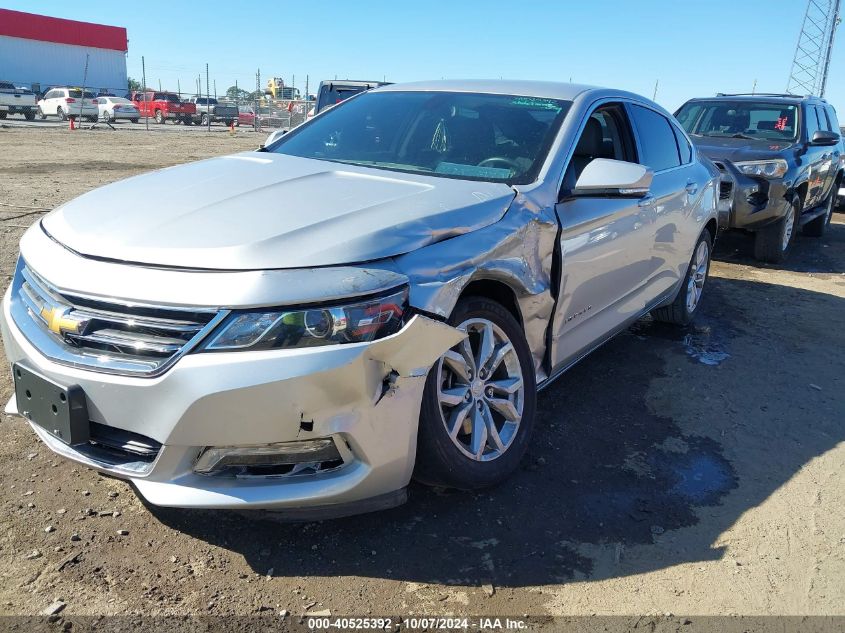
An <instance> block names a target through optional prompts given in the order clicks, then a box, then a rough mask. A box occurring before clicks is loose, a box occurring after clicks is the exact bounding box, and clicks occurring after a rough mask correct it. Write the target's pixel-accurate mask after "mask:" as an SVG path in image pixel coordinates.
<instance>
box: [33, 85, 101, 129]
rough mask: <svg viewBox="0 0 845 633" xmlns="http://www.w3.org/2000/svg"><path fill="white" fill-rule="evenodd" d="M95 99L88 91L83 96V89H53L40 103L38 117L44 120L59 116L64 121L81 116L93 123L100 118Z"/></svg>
mask: <svg viewBox="0 0 845 633" xmlns="http://www.w3.org/2000/svg"><path fill="white" fill-rule="evenodd" d="M95 99H96V95H94V93H93V92H90V91H88V90H86V91H85V94H84V95H83V93H82V89H81V88H51V89H50V90H48V91H47V92H46V94H45V95H44V97H43V98H42V99H41V100H39V101H38V115H39V116H40V117H41V118H42V119H46V118H47V117H48V116H57V117H59V119H61V120H62V121H67V119H68V118H76V117H80V116H81V117H82V118H83V119H87V120H89V121H92V122H93V121H96V120H97V117H98V116H100V113H99V111H98V110H97V104H96V103H95V102H94V100H95Z"/></svg>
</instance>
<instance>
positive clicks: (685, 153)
mask: <svg viewBox="0 0 845 633" xmlns="http://www.w3.org/2000/svg"><path fill="white" fill-rule="evenodd" d="M672 131H673V132H674V133H675V141H676V142H677V143H678V152H679V153H680V155H681V164H682V165H686V164H687V163H689V162H690V161H691V160H692V147H690V144H689V141H688V140H687V137H686V136H684V134H683V132H681V131H680V130H679V129H678V126H677V125H673V126H672Z"/></svg>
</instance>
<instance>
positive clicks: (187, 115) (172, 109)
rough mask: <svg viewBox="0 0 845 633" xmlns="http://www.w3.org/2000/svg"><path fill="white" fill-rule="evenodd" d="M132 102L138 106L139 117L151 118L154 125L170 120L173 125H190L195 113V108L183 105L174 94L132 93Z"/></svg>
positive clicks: (188, 104)
mask: <svg viewBox="0 0 845 633" xmlns="http://www.w3.org/2000/svg"><path fill="white" fill-rule="evenodd" d="M132 101H133V103H134V104H135V105H136V106H138V111H139V112H140V113H141V116H143V117H153V118H154V119H155V120H156V123H164V122H165V121H167V120H168V119H170V120H171V121H173V122H174V123H179V122H180V121H181V122H182V123H184V124H185V125H191V124H192V122H193V117H194V116H196V113H197V106H195V105H194V104H193V103H183V102H182V100H181V99H179V95H177V94H176V93H175V92H153V91H149V92H133V93H132Z"/></svg>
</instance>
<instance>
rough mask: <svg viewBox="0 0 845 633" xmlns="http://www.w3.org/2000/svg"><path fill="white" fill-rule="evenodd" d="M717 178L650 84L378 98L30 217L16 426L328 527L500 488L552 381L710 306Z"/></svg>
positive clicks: (83, 459)
mask: <svg viewBox="0 0 845 633" xmlns="http://www.w3.org/2000/svg"><path fill="white" fill-rule="evenodd" d="M718 189H719V173H718V171H717V170H716V168H715V167H714V166H713V164H712V163H710V162H709V161H707V160H700V159H699V156H698V154H697V153H696V150H695V148H694V147H693V146H692V144H691V143H690V140H689V138H688V137H687V136H686V134H685V133H684V131H683V130H682V129H681V127H680V126H679V125H678V123H677V122H676V121H675V119H674V118H673V117H672V116H671V115H670V114H669V113H668V112H666V111H665V110H664V109H663V108H661V107H660V106H658V105H656V104H655V103H653V102H651V101H649V100H648V99H645V98H643V97H640V96H638V95H635V94H631V93H627V92H622V91H619V90H610V89H602V88H593V87H587V86H578V85H573V84H556V83H541V82H513V81H478V82H454V81H439V82H429V83H418V84H407V85H391V86H384V87H381V88H378V89H376V90H372V91H369V92H366V93H362V94H360V95H358V96H355V97H352V98H350V99H348V100H346V101H344V102H343V103H341V104H339V105H338V106H336V107H334V108H331V109H329V110H327V111H326V112H323V113H320V114H319V115H317V116H315V117H314V118H313V120H311V121H309V122H307V123H305V124H303V125H301V126H299V127H297V128H295V129H294V130H292V131H290V132H289V133H287V134H285V135H284V136H281V137H280V138H278V139H277V140H275V141H273V142H272V143H270V144H269V145H267V146H266V147H262V149H260V150H258V151H255V152H245V153H241V154H236V155H233V156H225V157H222V158H217V159H213V160H206V161H201V162H197V163H191V164H187V165H183V166H179V167H173V168H170V169H166V170H160V171H156V172H153V173H150V174H147V175H142V176H137V177H134V178H132V179H129V180H126V181H123V182H118V183H114V184H111V185H108V186H106V187H103V188H101V189H97V190H95V191H92V192H89V193H87V194H85V195H84V196H82V197H80V198H78V199H76V200H74V201H71V202H69V203H67V204H65V205H63V206H62V207H60V208H58V209H56V210H55V211H53V212H52V213H51V214H49V215H47V216H46V217H45V218H44V219H43V220H42V221H41V222H40V223H38V224H37V225H35V226H33V227H32V228H30V229H29V231H27V233H25V234H24V236H23V238H22V241H21V256H20V258H19V262H18V267H17V271H16V274H15V278H14V281H13V283H12V286H11V288H10V289H9V291H8V292H7V294H6V296H5V298H4V300H3V310H2V318H0V325H2V333H3V340H4V343H5V347H6V354H7V356H8V358H9V361H10V362H11V363H12V367H13V375H14V377H15V389H16V396H15V397H14V398H13V399H12V400H11V401H10V402H9V404H8V405H7V411H8V412H10V413H12V414H19V415H20V416H22V417H24V418H25V419H26V420H27V421H28V423H29V425H30V426H31V427H32V429H33V430H34V431H35V432H36V433H37V434H38V435H39V436H40V437H41V439H42V440H43V441H44V442H45V443H46V445H47V446H49V447H50V448H51V449H52V450H54V451H55V452H57V453H59V454H60V455H62V456H64V457H66V458H68V459H71V460H75V461H76V462H79V463H81V464H85V465H87V466H90V467H92V468H96V469H98V470H101V471H103V472H106V473H109V474H111V475H113V476H116V477H123V478H126V479H129V480H132V481H133V483H134V485H135V488H136V489H137V490H138V491H139V493H140V494H142V495H143V496H144V497H146V498H147V499H148V500H149V501H150V502H151V503H153V504H158V505H166V506H179V507H203V508H271V509H274V510H278V511H284V512H288V513H290V514H291V515H293V516H296V517H298V518H306V517H309V518H314V517H319V516H326V515H340V514H349V513H354V512H361V511H366V510H374V509H378V508H385V507H389V506H391V505H395V504H398V503H401V502H402V501H403V500H404V499H405V497H406V487H407V486H408V483H409V481H410V480H411V478H412V477H416V478H417V479H419V480H421V481H423V482H426V483H430V484H437V485H441V486H451V487H456V488H461V489H476V488H481V487H484V486H490V485H493V484H496V483H498V482H500V481H502V480H503V479H504V478H506V477H507V476H508V475H509V474H511V473H512V472H513V471H514V469H515V468H517V465H518V464H519V462H520V460H521V459H522V457H523V456H524V454H525V452H526V450H527V448H528V446H529V445H530V442H531V435H532V430H533V427H534V423H535V410H536V400H537V391H538V389H541V388H543V387H544V386H546V385H548V384H549V383H550V382H551V381H553V380H554V379H555V378H557V377H558V376H560V375H561V374H562V373H563V372H565V371H566V370H567V369H568V368H570V367H571V366H572V365H573V364H575V363H576V362H578V361H579V360H580V359H582V358H583V357H584V356H586V355H587V354H588V353H590V352H591V351H592V350H593V349H595V348H596V347H598V346H599V345H601V344H602V343H603V342H605V341H606V340H608V339H609V338H610V337H612V336H614V335H615V334H616V333H618V332H620V331H621V330H623V329H624V328H626V327H627V326H628V325H630V324H631V323H632V322H634V321H635V320H636V319H638V318H640V317H641V316H643V315H645V314H648V313H651V314H652V315H653V316H654V318H656V319H659V320H661V321H666V322H669V323H674V324H677V325H681V326H683V325H685V324H687V323H688V322H689V321H690V320H691V319H692V318H693V317H694V316H695V314H696V313H697V312H698V310H699V309H700V306H701V300H702V292H703V291H704V289H705V287H706V281H707V275H708V270H709V265H710V253H711V250H712V247H713V242H714V240H715V238H716V230H717V201H718ZM138 199H145V200H155V201H158V202H156V203H155V204H143V205H138V204H127V201H134V200H138ZM118 207H120V208H121V212H120V213H114V211H113V210H114V209H115V208H118Z"/></svg>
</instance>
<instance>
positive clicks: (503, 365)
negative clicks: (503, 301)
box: [414, 297, 537, 490]
mask: <svg viewBox="0 0 845 633" xmlns="http://www.w3.org/2000/svg"><path fill="white" fill-rule="evenodd" d="M449 323H450V324H452V325H454V326H455V327H458V328H459V329H462V330H464V331H465V332H467V334H468V336H467V338H466V339H464V341H462V342H461V343H460V344H458V345H457V346H456V347H454V348H452V349H451V350H449V351H448V352H446V354H444V355H443V357H442V358H441V359H440V360H439V361H438V362H437V363H436V364H435V365H434V366H433V367H432V368H431V370H430V371H429V374H428V378H427V379H426V385H425V393H424V394H423V402H422V407H421V409H420V426H419V437H418V443H417V461H416V467H415V470H414V476H415V478H416V479H418V480H419V481H422V482H423V483H427V484H431V485H439V486H446V487H452V488H459V489H464V490H473V489H477V488H484V487H486V486H492V485H494V484H496V483H499V482H500V481H502V480H503V479H505V478H506V477H507V476H508V475H510V474H511V473H512V472H513V471H514V470H515V469H516V468H517V466H518V465H519V461H520V460H521V459H522V457H523V455H524V454H525V451H526V449H527V448H528V442H529V440H530V438H531V431H532V429H533V426H534V411H535V408H536V401H537V388H536V384H535V379H534V366H533V364H532V359H531V352H530V350H529V348H528V343H527V342H526V341H525V336H524V334H523V332H522V328H521V326H520V325H519V323H518V322H517V321H516V319H515V318H514V317H513V315H512V314H511V313H510V312H508V311H507V310H506V309H505V308H504V307H502V306H501V305H500V304H498V303H496V302H495V301H491V300H489V299H485V298H483V297H465V298H463V299H461V300H460V301H459V302H458V305H457V306H456V307H455V310H454V311H453V313H452V316H451V317H450V319H449Z"/></svg>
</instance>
